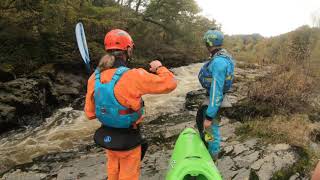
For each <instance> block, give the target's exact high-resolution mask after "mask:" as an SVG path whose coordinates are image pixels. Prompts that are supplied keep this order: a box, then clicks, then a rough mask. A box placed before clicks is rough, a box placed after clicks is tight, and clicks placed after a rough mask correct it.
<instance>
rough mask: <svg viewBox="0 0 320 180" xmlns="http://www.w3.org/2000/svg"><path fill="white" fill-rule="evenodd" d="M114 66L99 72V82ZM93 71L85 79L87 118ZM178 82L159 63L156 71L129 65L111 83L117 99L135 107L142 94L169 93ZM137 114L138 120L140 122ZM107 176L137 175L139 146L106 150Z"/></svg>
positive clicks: (126, 179)
mask: <svg viewBox="0 0 320 180" xmlns="http://www.w3.org/2000/svg"><path fill="white" fill-rule="evenodd" d="M115 71H116V68H114V69H109V70H105V71H103V72H101V82H102V83H107V82H109V81H110V80H111V78H112V76H113V74H114V73H115ZM94 85H95V74H92V75H91V77H90V78H89V80H88V89H87V95H86V102H85V113H86V115H87V117H88V119H95V117H96V114H95V103H94ZM176 86H177V82H176V80H175V79H174V75H173V73H172V72H170V71H169V70H168V69H167V68H166V67H163V66H162V67H159V68H158V69H157V72H156V74H152V73H149V72H147V71H145V70H144V69H141V68H140V69H131V70H129V71H127V72H126V73H124V74H123V75H122V77H121V78H120V79H119V81H118V82H117V84H116V85H115V87H114V95H115V97H116V99H117V100H118V102H119V103H120V104H121V105H123V106H125V107H127V108H131V109H132V110H134V111H138V110H139V109H140V108H141V96H142V95H145V94H163V93H169V92H171V91H172V90H174V89H175V88H176ZM141 120H142V118H140V119H139V120H138V121H137V122H140V121H141ZM106 154H107V159H108V165H107V172H108V180H138V179H139V176H140V158H141V146H138V147H136V148H135V149H132V150H129V151H112V150H107V152H106Z"/></svg>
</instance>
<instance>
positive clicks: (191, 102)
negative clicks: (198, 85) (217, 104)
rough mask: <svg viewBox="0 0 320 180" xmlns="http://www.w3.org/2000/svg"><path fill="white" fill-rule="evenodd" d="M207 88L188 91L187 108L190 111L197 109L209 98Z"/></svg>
mask: <svg viewBox="0 0 320 180" xmlns="http://www.w3.org/2000/svg"><path fill="white" fill-rule="evenodd" d="M206 94H207V92H206V90H205V89H199V90H196V91H191V92H188V93H187V95H186V103H185V108H186V109H187V110H190V111H197V110H198V108H199V107H200V106H201V105H202V103H203V102H204V101H205V100H206V99H207V95H206Z"/></svg>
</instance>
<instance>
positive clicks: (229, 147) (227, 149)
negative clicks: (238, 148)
mask: <svg viewBox="0 0 320 180" xmlns="http://www.w3.org/2000/svg"><path fill="white" fill-rule="evenodd" d="M223 150H224V154H225V155H230V153H231V152H232V151H233V146H227V147H225V148H223Z"/></svg>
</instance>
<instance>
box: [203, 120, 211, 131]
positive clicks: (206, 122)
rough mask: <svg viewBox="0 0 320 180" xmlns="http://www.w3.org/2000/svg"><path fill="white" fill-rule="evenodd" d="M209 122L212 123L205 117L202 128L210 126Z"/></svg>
mask: <svg viewBox="0 0 320 180" xmlns="http://www.w3.org/2000/svg"><path fill="white" fill-rule="evenodd" d="M211 124H212V121H209V120H208V119H205V120H204V121H203V128H204V129H207V128H208V127H210V126H211Z"/></svg>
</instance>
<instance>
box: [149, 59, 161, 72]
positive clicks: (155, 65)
mask: <svg viewBox="0 0 320 180" xmlns="http://www.w3.org/2000/svg"><path fill="white" fill-rule="evenodd" d="M160 66H162V64H161V62H160V61H159V60H154V61H152V62H151V63H150V72H153V73H155V72H157V69H158V68H159V67H160Z"/></svg>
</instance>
